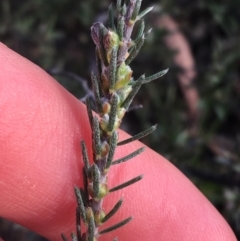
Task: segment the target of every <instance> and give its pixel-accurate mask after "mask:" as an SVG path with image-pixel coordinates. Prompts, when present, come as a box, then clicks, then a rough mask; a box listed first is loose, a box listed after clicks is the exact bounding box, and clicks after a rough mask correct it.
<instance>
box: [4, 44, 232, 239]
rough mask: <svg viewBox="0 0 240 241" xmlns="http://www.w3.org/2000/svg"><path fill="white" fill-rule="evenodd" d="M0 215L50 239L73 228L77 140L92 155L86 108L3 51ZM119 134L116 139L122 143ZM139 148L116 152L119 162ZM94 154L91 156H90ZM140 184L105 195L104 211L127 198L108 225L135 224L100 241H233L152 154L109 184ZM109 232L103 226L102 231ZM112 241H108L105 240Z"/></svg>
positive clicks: (116, 173)
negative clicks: (136, 179) (131, 217)
mask: <svg viewBox="0 0 240 241" xmlns="http://www.w3.org/2000/svg"><path fill="white" fill-rule="evenodd" d="M0 56H1V57H0V66H1V72H0V108H1V113H2V116H3V117H2V118H1V120H0V141H1V144H2V145H1V150H0V162H1V167H2V168H1V169H0V190H1V192H0V200H1V206H0V216H2V217H5V218H8V219H10V220H12V221H14V222H17V223H20V224H21V225H23V226H26V227H28V228H29V229H32V230H34V231H36V232H38V233H40V234H42V235H43V236H45V237H47V238H48V239H50V240H61V239H60V233H61V232H63V233H65V234H69V233H70V232H72V231H74V230H75V226H74V223H75V207H76V201H75V197H74V194H73V186H74V185H80V186H81V185H82V177H81V175H80V173H81V168H82V161H81V153H80V147H79V142H80V140H81V139H83V140H84V141H85V142H86V144H87V146H88V150H90V149H91V135H90V133H91V130H90V126H89V124H88V120H87V115H86V110H85V107H84V105H83V104H81V103H79V101H78V100H76V99H75V98H74V97H72V96H71V95H70V94H69V93H68V92H67V91H66V90H65V89H63V88H62V87H61V86H60V85H59V84H58V83H57V82H56V81H54V80H53V79H52V78H51V77H50V76H48V75H47V74H46V73H45V72H44V71H43V70H41V69H40V68H39V67H37V66H35V65H33V64H32V63H30V62H29V61H27V60H26V59H24V58H23V57H21V56H19V55H18V54H16V53H14V52H13V51H11V50H9V49H8V48H6V47H5V46H3V45H0ZM126 137H127V135H126V134H125V133H122V132H120V139H124V138H126ZM140 146H142V144H141V143H140V142H134V143H131V144H129V145H127V146H123V147H120V148H119V149H118V151H117V153H116V158H118V157H121V156H124V155H126V154H127V153H130V152H132V151H133V150H135V149H137V148H139V147H140ZM89 155H91V153H89ZM139 174H144V179H143V180H142V181H141V182H138V183H136V184H135V185H133V186H130V187H128V188H126V189H123V190H122V191H119V192H116V193H113V194H111V195H109V196H107V197H106V201H105V202H104V207H105V209H106V211H108V210H109V209H111V208H112V206H113V205H114V204H115V203H116V201H117V200H118V199H119V198H120V197H121V196H124V200H125V201H124V204H123V206H122V207H121V209H120V210H119V212H118V213H117V214H116V215H115V216H114V217H113V218H112V220H110V221H109V224H108V225H109V226H110V225H111V224H113V223H114V222H118V221H120V220H122V219H124V218H126V217H128V216H129V215H134V220H133V221H132V222H131V223H129V224H128V225H126V226H125V227H123V228H122V229H119V230H117V231H115V232H114V233H109V234H108V235H105V236H103V237H100V239H99V240H106V239H107V240H112V239H113V237H114V235H115V236H118V237H119V240H121V241H128V240H141V241H147V240H159V241H166V240H167V241H177V240H178V241H179V240H180V241H181V240H182V241H191V240H195V241H198V240H199V241H200V240H211V241H212V240H216V241H225V240H229V241H234V240H236V238H235V236H234V234H233V233H232V231H231V229H230V228H229V226H228V225H227V224H226V222H225V221H224V219H223V218H222V217H221V216H220V215H219V213H218V212H217V211H216V210H215V208H214V207H213V206H212V205H211V204H210V203H209V202H208V201H207V200H206V199H205V198H204V197H203V195H202V194H201V193H200V192H199V191H198V190H197V189H196V188H195V187H194V186H193V185H192V184H191V183H190V182H189V181H188V180H187V179H186V178H185V177H184V176H183V175H182V174H181V173H180V172H179V171H178V170H177V169H176V168H175V167H174V166H173V165H171V164H170V163H169V162H168V161H166V160H165V159H164V158H163V157H161V156H159V155H158V154H156V153H155V152H153V151H152V150H150V149H147V150H146V152H144V153H143V154H142V155H140V156H139V157H138V158H135V160H132V161H129V162H126V163H124V164H122V165H121V166H119V167H117V166H113V168H112V170H111V171H110V174H109V182H110V183H109V185H110V186H111V187H112V186H116V185H117V184H120V183H121V182H123V181H126V180H129V179H130V178H132V177H135V176H136V175H139ZM106 226H107V225H106ZM110 238H111V239H110Z"/></svg>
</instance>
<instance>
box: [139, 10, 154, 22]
mask: <svg viewBox="0 0 240 241" xmlns="http://www.w3.org/2000/svg"><path fill="white" fill-rule="evenodd" d="M152 10H153V7H149V8H147V9H145V10H144V11H142V12H141V13H140V14H139V15H138V16H137V20H140V19H141V18H143V17H144V16H145V15H146V14H148V13H149V12H151V11H152Z"/></svg>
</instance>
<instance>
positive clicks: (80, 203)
mask: <svg viewBox="0 0 240 241" xmlns="http://www.w3.org/2000/svg"><path fill="white" fill-rule="evenodd" d="M74 192H75V195H76V198H77V203H78V208H79V212H80V215H81V218H82V220H83V222H84V223H86V221H87V218H86V212H85V207H84V202H83V199H82V195H81V192H80V190H79V188H78V187H76V186H75V187H74Z"/></svg>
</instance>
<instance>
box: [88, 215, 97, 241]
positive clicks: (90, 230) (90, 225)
mask: <svg viewBox="0 0 240 241" xmlns="http://www.w3.org/2000/svg"><path fill="white" fill-rule="evenodd" d="M94 231H95V223H94V219H93V217H90V219H89V222H88V231H87V232H88V241H93V240H94Z"/></svg>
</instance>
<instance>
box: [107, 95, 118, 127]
mask: <svg viewBox="0 0 240 241" xmlns="http://www.w3.org/2000/svg"><path fill="white" fill-rule="evenodd" d="M117 109H118V96H117V94H116V93H113V94H112V98H111V110H110V113H109V122H108V130H109V131H112V130H113V128H114V125H115V121H116V117H117Z"/></svg>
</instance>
